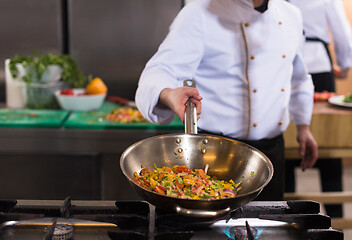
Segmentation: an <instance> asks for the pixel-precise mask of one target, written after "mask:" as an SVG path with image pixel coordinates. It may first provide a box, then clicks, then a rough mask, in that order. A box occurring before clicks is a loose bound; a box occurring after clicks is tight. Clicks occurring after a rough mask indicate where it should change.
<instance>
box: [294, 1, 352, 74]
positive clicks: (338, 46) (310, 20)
mask: <svg viewBox="0 0 352 240" xmlns="http://www.w3.org/2000/svg"><path fill="white" fill-rule="evenodd" d="M289 2H290V3H292V4H294V5H295V6H297V7H298V8H299V9H300V10H301V12H302V16H303V20H304V21H303V22H304V24H303V28H304V31H305V35H306V37H310V38H318V39H320V40H322V41H324V42H325V43H330V36H332V38H333V41H334V49H335V53H336V60H337V63H338V65H339V66H340V67H342V68H349V67H352V36H351V26H350V24H349V22H348V20H347V18H346V13H345V10H344V8H343V3H342V0H308V1H306V0H290V1H289ZM330 34H331V35H330ZM303 52H304V59H305V63H306V66H307V69H308V72H309V73H323V72H330V71H331V70H332V69H331V62H330V59H329V55H328V54H327V51H326V49H325V47H324V45H323V44H322V43H321V42H312V41H308V42H307V43H306V44H305V45H304V51H303Z"/></svg>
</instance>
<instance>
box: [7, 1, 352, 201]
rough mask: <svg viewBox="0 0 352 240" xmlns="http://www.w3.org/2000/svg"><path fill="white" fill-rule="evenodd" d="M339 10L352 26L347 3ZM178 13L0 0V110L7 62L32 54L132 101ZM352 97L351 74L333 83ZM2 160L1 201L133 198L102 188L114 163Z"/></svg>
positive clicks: (170, 7) (79, 157) (122, 4)
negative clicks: (76, 70)
mask: <svg viewBox="0 0 352 240" xmlns="http://www.w3.org/2000/svg"><path fill="white" fill-rule="evenodd" d="M344 4H345V9H346V13H347V15H348V18H349V20H350V22H351V25H352V1H350V0H344ZM182 6H183V1H181V0H118V1H116V0H99V1H98V0H50V1H47V0H0V33H1V34H0V36H1V37H0V46H2V47H1V48H0V63H1V62H2V63H3V64H0V103H5V99H6V91H5V74H4V62H5V59H7V58H10V57H13V56H15V55H16V54H18V55H30V54H31V53H32V52H33V51H35V50H36V51H40V52H44V53H48V52H51V53H54V54H60V53H69V54H70V55H71V56H72V57H73V59H75V60H76V62H77V64H78V66H79V67H80V69H81V70H82V71H83V73H84V74H85V75H88V74H93V75H94V76H99V77H101V78H102V79H103V80H104V82H105V83H106V85H107V86H108V89H109V95H116V96H120V97H125V98H129V99H131V100H133V99H134V93H135V90H136V87H137V82H138V78H139V75H140V73H141V71H142V69H143V67H144V65H145V63H146V62H147V61H148V59H149V58H150V57H151V56H152V55H153V54H154V52H155V51H156V50H157V48H158V46H159V44H160V43H161V41H162V40H163V39H164V38H165V36H166V34H167V32H168V28H169V25H170V23H171V22H172V20H173V19H174V17H175V16H176V15H177V13H178V12H179V10H180V9H181V8H182ZM332 47H333V46H332ZM351 91H352V72H350V74H349V77H348V79H347V80H344V81H337V92H338V93H340V94H348V93H350V92H351ZM4 106H5V105H4ZM0 159H1V160H0V199H1V198H14V199H19V198H36V199H63V198H65V197H66V196H67V195H68V194H69V195H71V197H72V198H74V199H117V198H121V199H123V198H125V199H128V198H129V197H136V198H137V196H135V195H133V193H129V192H128V193H126V194H125V195H124V196H121V194H119V191H121V190H117V189H118V188H116V185H114V184H112V185H110V187H107V185H104V183H107V182H114V183H115V184H118V182H120V181H124V177H123V176H122V175H120V176H117V177H116V176H115V170H114V169H115V168H116V167H117V166H116V162H117V160H118V157H117V156H116V155H104V156H102V155H101V154H100V153H96V154H92V153H89V154H85V153H82V154H70V153H67V154H61V155H58V154H51V153H50V152H47V153H46V152H45V151H43V152H42V153H40V154H36V153H31V154H29V153H22V152H16V151H15V152H10V151H9V152H2V153H0ZM349 162H351V161H349ZM100 169H103V170H104V169H105V170H104V171H102V172H103V173H104V174H103V175H101V172H100ZM10 179H11V180H10ZM53 186H54V187H55V189H53ZM102 188H104V189H102Z"/></svg>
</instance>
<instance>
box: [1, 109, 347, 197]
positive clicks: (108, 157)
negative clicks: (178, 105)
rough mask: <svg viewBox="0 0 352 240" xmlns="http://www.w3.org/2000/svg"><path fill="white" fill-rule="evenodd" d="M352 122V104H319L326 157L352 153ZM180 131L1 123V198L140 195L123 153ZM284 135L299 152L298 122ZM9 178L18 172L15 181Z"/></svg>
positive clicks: (316, 119)
mask: <svg viewBox="0 0 352 240" xmlns="http://www.w3.org/2000/svg"><path fill="white" fill-rule="evenodd" d="M66 121H67V120H66ZM351 123H352V111H351V109H347V108H340V107H334V106H332V105H329V104H328V103H326V102H318V103H316V104H315V106H314V115H313V119H312V132H313V135H314V136H315V138H316V140H317V142H318V144H319V148H320V151H319V155H320V156H321V157H322V156H325V157H352V140H351V139H350V138H351V133H352V124H351ZM93 125H94V124H93ZM70 127H72V125H70ZM174 133H184V129H183V126H182V124H176V125H174V126H172V127H168V126H152V127H151V126H148V127H145V128H142V127H139V128H131V127H128V128H123V127H121V126H119V127H118V128H113V127H109V128H107V129H104V128H101V126H100V127H99V128H97V129H95V128H92V127H90V128H88V125H86V126H85V127H84V128H65V124H62V125H61V126H60V127H51V128H49V127H46V128H45V127H44V128H43V127H37V128H35V127H26V128H24V127H22V128H21V127H1V128H0V156H1V161H0V176H2V177H1V178H0V189H2V190H3V191H2V192H1V193H0V199H1V198H5V199H9V198H23V199H26V198H27V199H36V198H39V199H61V198H65V197H66V196H72V197H73V199H105V200H110V199H111V200H130V199H139V196H138V195H137V194H136V193H135V192H134V191H133V189H131V188H130V187H129V186H128V181H127V180H126V178H125V177H124V175H123V174H122V172H121V170H120V168H119V159H120V156H121V154H122V153H123V151H124V150H125V149H126V148H127V147H129V146H130V145H132V144H133V143H135V142H138V141H139V140H142V139H144V138H148V137H152V136H156V135H160V134H174ZM284 137H285V141H286V152H287V154H286V155H287V158H297V157H298V145H297V143H296V133H295V127H294V126H293V125H290V127H289V129H288V130H287V131H286V132H285V134H284ZM19 166H20V167H19ZM13 176H15V177H14V178H13ZM9 178H12V181H11V182H10V183H8V179H9ZM28 179H30V181H28ZM73 183H74V184H73ZM52 186H55V189H53V187H52ZM18 189H19V190H18Z"/></svg>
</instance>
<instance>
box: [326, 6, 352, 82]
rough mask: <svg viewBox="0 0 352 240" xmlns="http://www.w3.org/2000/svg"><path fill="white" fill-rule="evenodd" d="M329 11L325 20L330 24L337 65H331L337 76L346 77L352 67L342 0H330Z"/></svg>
mask: <svg viewBox="0 0 352 240" xmlns="http://www.w3.org/2000/svg"><path fill="white" fill-rule="evenodd" d="M329 4H331V6H329V9H330V11H328V12H327V21H328V23H329V25H330V29H331V33H332V38H333V40H334V51H335V55H336V61H337V66H334V67H333V71H334V75H335V76H336V77H337V78H346V77H347V74H348V70H349V68H350V67H352V32H351V25H350V24H349V22H348V19H347V16H346V12H345V9H344V6H343V2H342V0H334V1H330V2H329Z"/></svg>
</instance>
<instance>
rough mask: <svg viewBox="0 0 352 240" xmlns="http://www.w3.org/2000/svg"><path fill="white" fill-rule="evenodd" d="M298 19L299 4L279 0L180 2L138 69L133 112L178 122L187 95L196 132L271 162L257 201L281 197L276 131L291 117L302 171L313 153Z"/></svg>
mask: <svg viewBox="0 0 352 240" xmlns="http://www.w3.org/2000/svg"><path fill="white" fill-rule="evenodd" d="M302 24H303V23H302V18H301V14H300V12H299V10H298V9H297V8H296V7H294V6H292V5H291V4H289V3H287V2H285V1H282V0H253V1H252V0H221V1H219V0H196V1H193V2H191V3H189V4H187V5H186V6H185V7H184V8H183V9H182V10H181V11H180V13H179V14H178V16H177V17H176V19H175V20H174V22H173V23H172V25H171V28H170V31H169V33H168V35H167V37H166V39H165V40H164V41H163V43H162V44H161V45H160V47H159V49H158V51H157V52H156V54H155V55H154V56H153V57H152V58H151V59H150V60H149V61H148V63H147V65H146V67H145V69H144V70H143V72H142V74H141V77H140V80H139V83H138V88H137V91H136V98H135V100H136V104H137V106H138V108H139V110H140V112H141V113H142V114H143V116H144V117H145V118H146V119H147V120H149V121H151V122H158V123H160V124H169V123H171V122H172V121H173V120H174V118H175V115H177V116H178V117H179V118H180V119H181V120H182V121H183V120H184V119H183V118H184V110H185V103H186V101H187V100H188V99H189V98H191V100H192V101H193V102H194V103H195V104H196V108H197V113H198V114H199V117H200V118H199V120H198V127H199V131H200V132H203V133H208V134H209V133H210V134H216V135H221V136H225V137H229V138H233V139H237V140H240V141H242V142H245V143H247V144H249V145H252V146H253V147H255V148H257V149H259V150H260V151H262V152H263V153H264V154H265V155H267V156H268V157H269V159H270V160H271V162H272V163H273V165H274V176H273V178H272V180H271V182H270V183H269V184H268V185H267V186H266V187H265V188H264V190H263V191H262V192H261V194H260V195H259V196H258V198H257V199H256V200H282V198H283V192H284V171H283V168H284V164H285V161H284V140H283V136H282V133H283V132H284V131H285V129H286V128H287V126H288V125H289V122H290V118H291V119H292V121H293V122H294V123H295V125H296V126H297V130H298V131H297V133H298V135H297V139H298V141H299V154H300V155H301V156H302V162H301V166H302V169H307V168H310V167H312V166H313V165H314V164H315V162H316V160H317V155H318V150H317V144H316V142H315V140H314V138H313V136H312V134H311V132H310V129H309V124H310V120H311V116H312V110H313V93H314V89H313V83H312V79H311V76H310V75H309V74H308V73H307V70H306V68H305V65H304V62H303V58H302V52H301V50H302V44H303V42H304V38H303V25H302ZM185 79H194V80H195V81H196V84H197V88H191V87H187V86H185V87H183V80H185ZM200 114H201V115H200Z"/></svg>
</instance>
